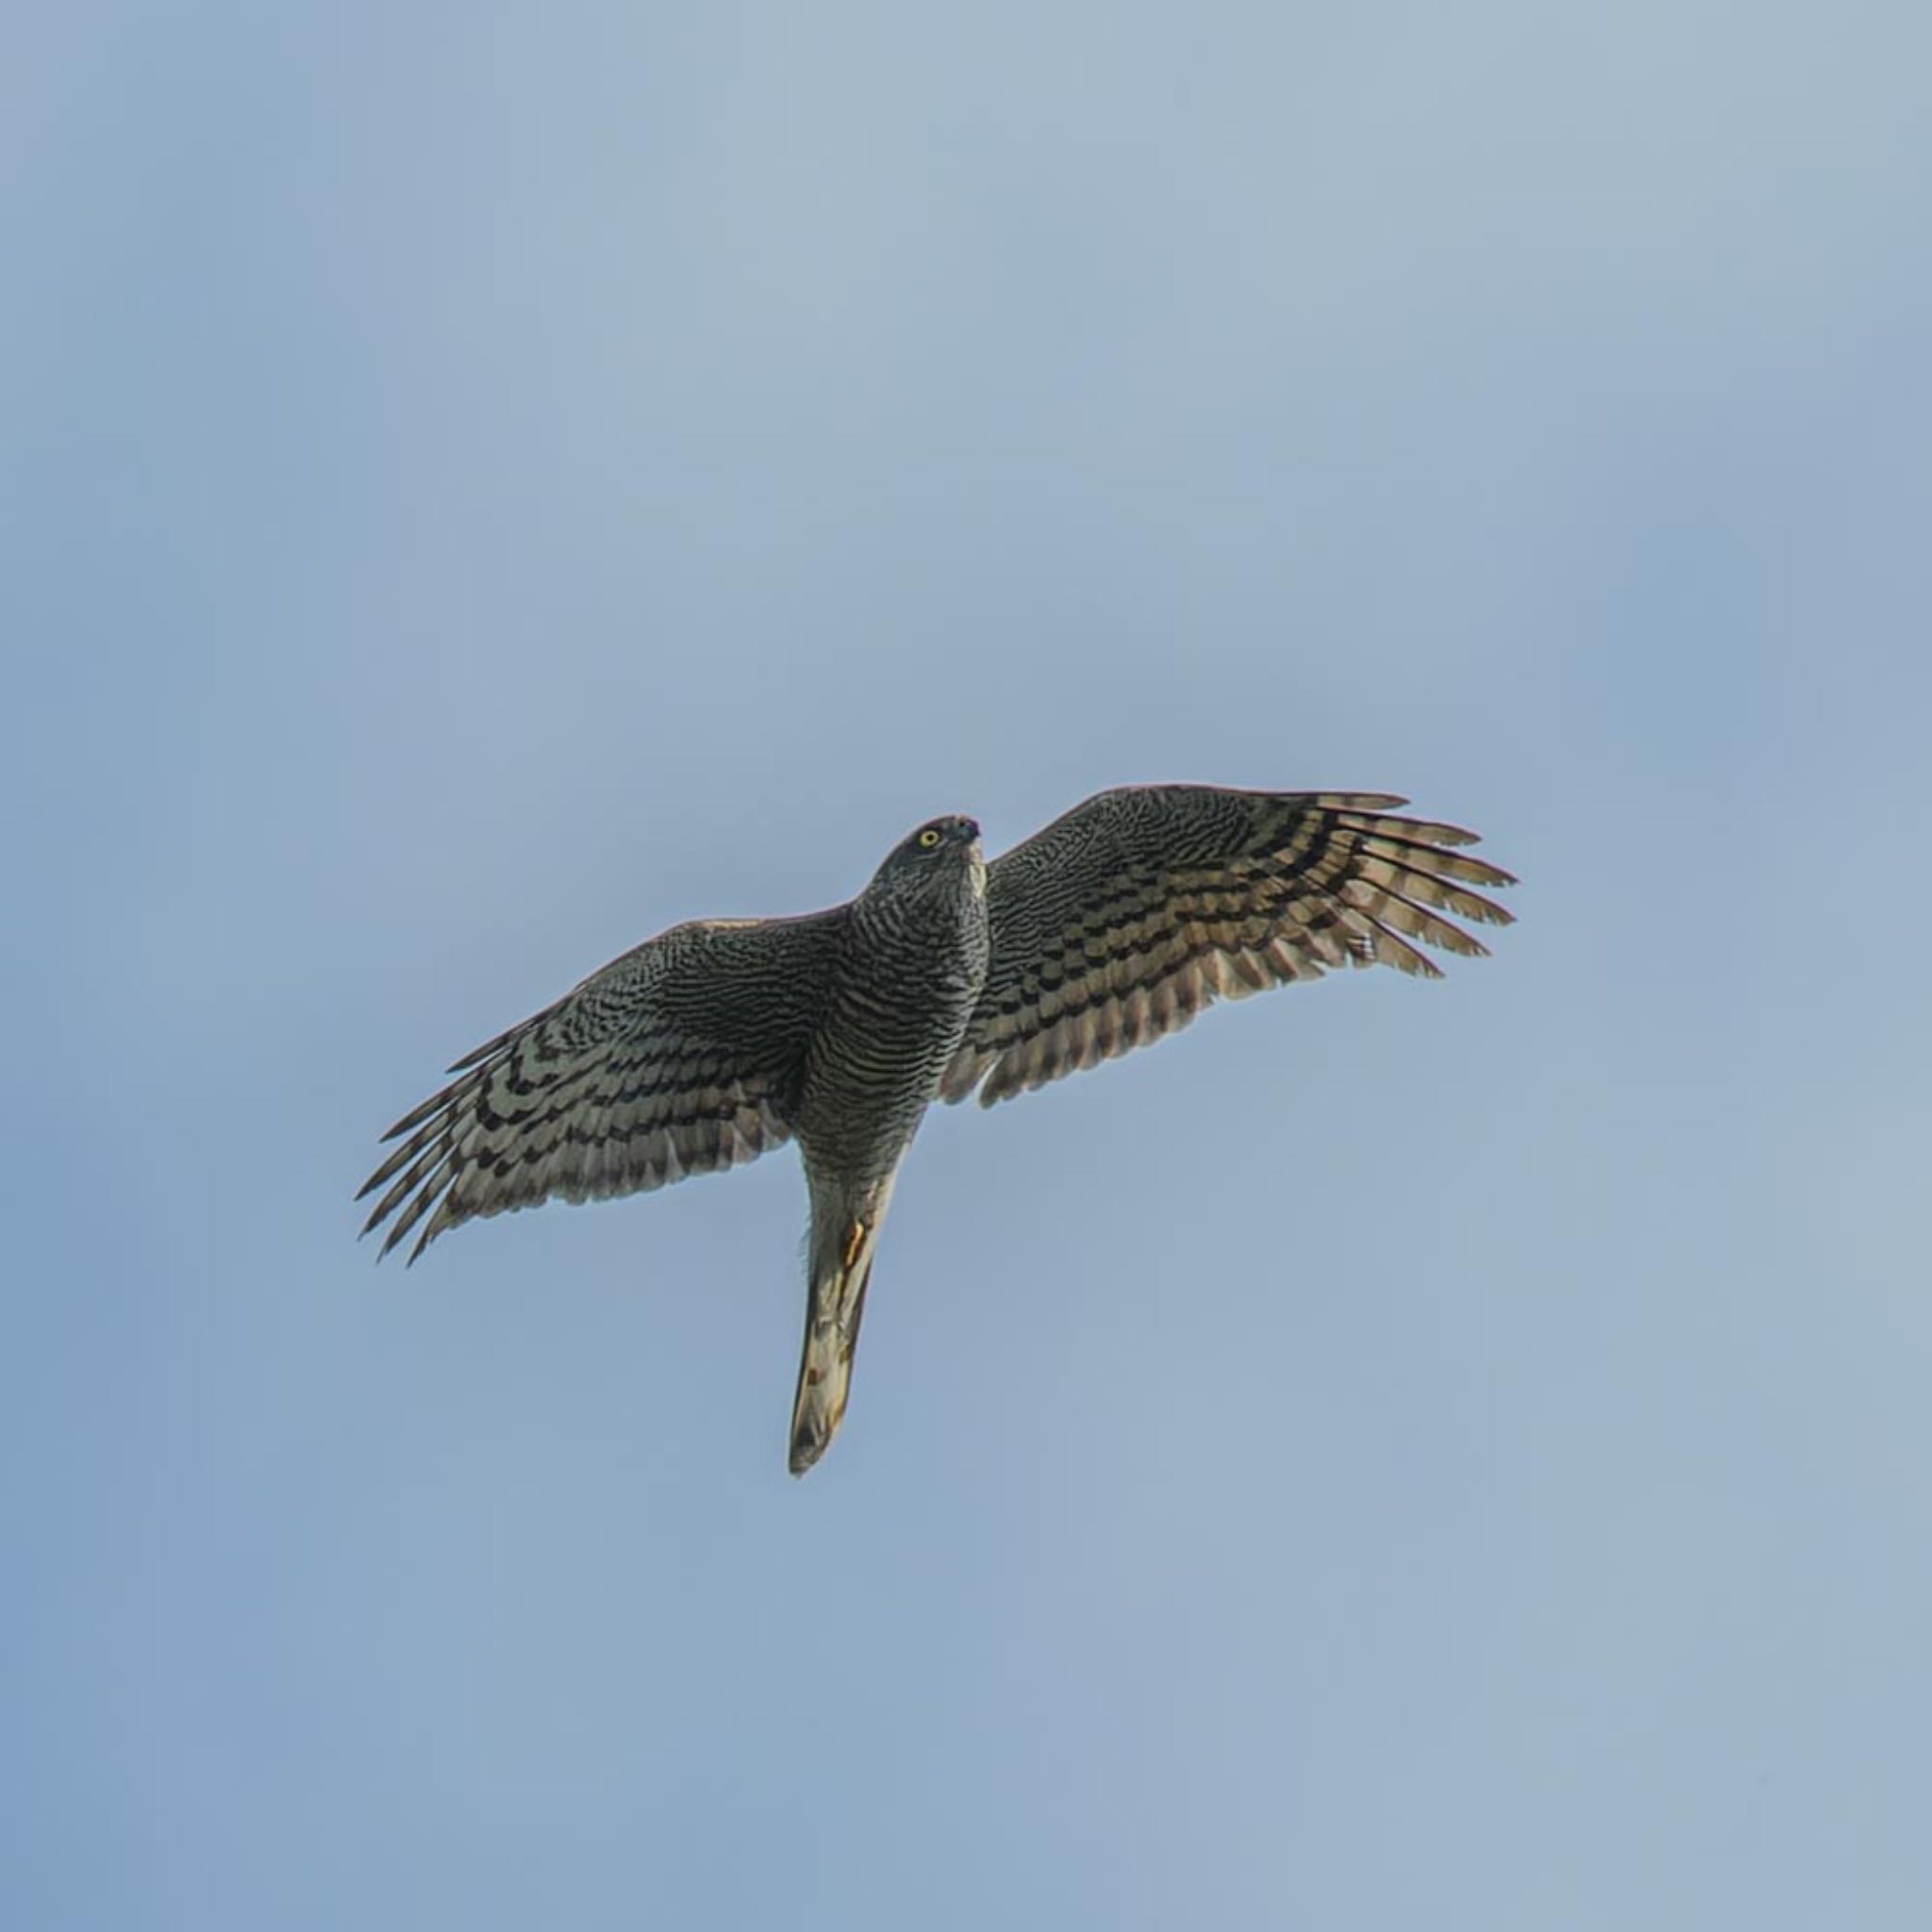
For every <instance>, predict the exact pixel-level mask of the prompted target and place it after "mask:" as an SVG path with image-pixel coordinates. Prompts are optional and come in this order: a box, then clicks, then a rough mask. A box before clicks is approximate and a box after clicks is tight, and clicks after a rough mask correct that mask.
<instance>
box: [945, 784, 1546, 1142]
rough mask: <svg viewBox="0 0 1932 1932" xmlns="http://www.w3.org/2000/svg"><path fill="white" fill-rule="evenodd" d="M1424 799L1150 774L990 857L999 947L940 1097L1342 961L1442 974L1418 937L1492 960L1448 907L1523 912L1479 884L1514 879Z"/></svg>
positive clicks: (1087, 1052)
mask: <svg viewBox="0 0 1932 1932" xmlns="http://www.w3.org/2000/svg"><path fill="white" fill-rule="evenodd" d="M1406 804H1407V800H1406V799H1402V798H1397V797H1394V796H1392V795H1391V794H1388V793H1384V792H1369V791H1354V792H1351V791H1300V792H1296V791H1275V792H1267V791H1225V790H1223V789H1221V788H1218V787H1213V786H1205V785H1150V786H1127V787H1123V788H1121V789H1119V790H1116V791H1103V792H1100V793H1098V794H1097V795H1096V796H1094V797H1092V798H1090V799H1088V800H1087V801H1086V803H1085V804H1083V805H1079V806H1076V807H1074V809H1073V810H1072V811H1070V812H1068V813H1067V814H1066V815H1065V816H1064V817H1062V818H1059V819H1057V820H1056V821H1055V822H1054V823H1053V824H1050V825H1048V826H1047V827H1046V828H1045V829H1044V830H1043V831H1041V832H1038V833H1036V834H1035V835H1034V836H1033V837H1032V838H1031V839H1028V840H1026V841H1024V843H1022V844H1019V845H1016V846H1014V847H1013V849H1012V850H1011V851H1010V852H1008V853H1006V854H1005V855H1004V856H1002V857H1001V858H997V859H995V860H994V861H993V862H992V864H991V866H989V867H988V869H987V903H988V914H989V919H990V923H991V937H992V950H991V960H990V963H989V966H988V969H987V975H986V983H985V987H984V990H983V991H982V992H981V995H980V999H979V1003H978V1006H977V1007H976V1008H975V1009H974V1015H973V1018H972V1020H971V1022H970V1023H969V1024H968V1026H967V1029H966V1038H965V1040H964V1041H963V1042H962V1044H961V1046H960V1049H959V1051H958V1054H957V1055H955V1057H954V1058H953V1061H952V1064H951V1065H950V1066H949V1067H948V1068H947V1070H946V1073H945V1075H944V1077H943V1079H942V1080H941V1086H940V1093H941V1098H943V1099H946V1100H950V1101H958V1100H963V1099H964V1098H965V1097H966V1096H967V1095H968V1094H969V1093H972V1092H974V1091H977V1092H978V1094H979V1098H980V1103H981V1105H982V1106H987V1107H991V1105H993V1104H994V1103H995V1102H996V1101H1001V1100H1006V1099H1009V1098H1010V1097H1012V1096H1013V1095H1014V1094H1016V1093H1023V1092H1025V1091H1028V1090H1029V1089H1032V1088H1035V1087H1041V1086H1044V1085H1045V1084H1046V1083H1047V1082H1048V1081H1051V1080H1058V1079H1059V1078H1061V1077H1062V1076H1064V1075H1065V1074H1072V1073H1075V1072H1077V1071H1079V1070H1080V1069H1081V1068H1084V1067H1091V1066H1097V1065H1098V1064H1099V1063H1100V1062H1101V1061H1102V1060H1105V1059H1109V1058H1113V1057H1114V1056H1116V1055H1118V1054H1124V1053H1126V1052H1128V1051H1130V1050H1131V1049H1132V1048H1134V1047H1137V1046H1143V1045H1146V1044H1148V1043H1150V1042H1151V1041H1156V1040H1158V1039H1161V1038H1162V1037H1163V1036H1164V1035H1166V1034H1169V1033H1172V1032H1174V1031H1176V1030H1177V1029H1179V1028H1180V1027H1182V1026H1185V1025H1186V1024H1188V1022H1189V1021H1190V1020H1191V1019H1192V1018H1193V1017H1194V1015H1195V1014H1196V1013H1198V1012H1199V1011H1200V1010H1201V1009H1202V1008H1204V1007H1207V1006H1208V1005H1209V1004H1211V1003H1212V1002H1213V1001H1214V1000H1216V999H1223V998H1224V999H1241V998H1244V997H1245V996H1246V995H1247V994H1249V993H1251V992H1258V991H1261V990H1262V989H1264V988H1266V987H1271V986H1279V985H1286V984H1288V983H1290V982H1291V981H1293V980H1297V979H1311V978H1314V977H1316V976H1317V975H1319V974H1322V973H1324V972H1326V971H1328V970H1329V969H1330V968H1332V967H1341V966H1371V965H1376V964H1380V965H1387V966H1393V967H1395V968H1396V969H1397V970H1398V971H1400V972H1403V973H1411V974H1422V975H1424V976H1425V977H1429V978H1435V977H1438V976H1440V969H1439V968H1438V967H1437V966H1436V964H1435V963H1434V962H1433V961H1432V960H1431V959H1430V958H1428V956H1427V955H1426V954H1424V952H1422V951H1421V950H1420V946H1421V945H1427V946H1434V947H1436V948H1439V949H1440V950H1441V951H1443V952H1446V953H1453V954H1459V955H1462V956H1464V957H1476V956H1480V955H1481V954H1483V953H1484V952H1485V951H1486V950H1487V948H1485V947H1484V946H1483V945H1482V943H1481V942H1480V941H1477V940H1476V939H1474V937H1473V936H1472V935H1471V934H1469V933H1467V932H1465V931H1464V930H1463V929H1462V927H1461V926H1459V925H1457V924H1454V922H1453V921H1452V920H1451V919H1450V918H1448V917H1446V916H1445V915H1446V914H1452V913H1453V914H1454V915H1456V917H1457V918H1460V919H1466V920H1471V921H1474V922H1476V923H1479V924H1507V923H1508V921H1509V918H1510V915H1509V914H1508V913H1507V912H1506V911H1505V910H1504V909H1503V908H1502V907H1500V906H1498V905H1496V904H1495V903H1494V902H1493V901H1492V900H1490V899H1487V898H1485V897H1483V896H1482V894H1481V893H1480V892H1477V891H1474V890H1473V888H1475V887H1478V886H1482V887H1487V888H1489V889H1491V890H1492V891H1493V890H1496V889H1498V888H1501V887H1504V886H1508V885H1511V884H1513V883H1514V880H1513V879H1512V878H1511V877H1510V875H1509V874H1507V873H1506V872H1504V871H1502V870H1501V869H1500V868H1498V867H1496V866H1493V865H1490V864H1487V863H1485V862H1484V861H1483V860H1481V859H1479V858H1471V857H1469V856H1468V855H1467V854H1466V853H1462V852H1459V851H1457V850H1456V849H1455V848H1457V847H1458V846H1464V845H1469V844H1473V843H1474V842H1475V837H1474V833H1471V832H1465V831H1463V830H1462V829H1461V828H1460V827H1459V826H1457V825H1445V824H1435V823H1433V822H1431V821H1428V820H1424V819H1410V818H1401V817H1397V816H1394V815H1393V814H1394V813H1395V811H1396V810H1397V809H1398V808H1400V807H1402V806H1403V805H1406ZM1418 942H1419V943H1418Z"/></svg>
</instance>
